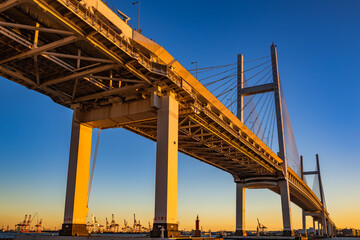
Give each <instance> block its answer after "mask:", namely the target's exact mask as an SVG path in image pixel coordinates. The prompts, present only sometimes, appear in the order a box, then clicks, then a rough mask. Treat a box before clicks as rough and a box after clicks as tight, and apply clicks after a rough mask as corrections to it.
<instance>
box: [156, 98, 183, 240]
mask: <svg viewBox="0 0 360 240" xmlns="http://www.w3.org/2000/svg"><path fill="white" fill-rule="evenodd" d="M178 115H179V104H178V102H177V101H176V99H175V98H174V97H173V96H172V95H168V96H163V97H161V107H160V109H159V110H158V119H157V147H156V183H155V218H154V226H153V230H152V231H151V237H161V235H162V232H163V233H164V237H165V238H167V237H178V236H180V232H179V231H178V225H177V176H178V125H179V120H178V119H179V116H178Z"/></svg>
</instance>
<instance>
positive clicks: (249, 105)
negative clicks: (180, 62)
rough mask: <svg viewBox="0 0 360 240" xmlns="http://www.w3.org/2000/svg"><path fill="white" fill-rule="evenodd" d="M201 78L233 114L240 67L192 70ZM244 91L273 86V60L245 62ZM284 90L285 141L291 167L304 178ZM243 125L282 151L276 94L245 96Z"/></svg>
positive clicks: (262, 59) (236, 103) (234, 64)
mask: <svg viewBox="0 0 360 240" xmlns="http://www.w3.org/2000/svg"><path fill="white" fill-rule="evenodd" d="M188 71H190V72H191V73H192V74H194V75H195V74H196V75H197V76H198V80H199V81H200V82H201V83H202V84H203V85H204V86H205V87H206V88H207V89H208V90H209V91H211V92H212V93H213V95H214V96H215V97H217V98H218V99H219V100H220V101H221V102H222V103H223V104H224V105H225V106H226V107H227V108H228V109H229V110H230V111H231V112H232V113H233V114H235V115H237V116H239V114H238V113H237V109H238V107H237V105H238V94H237V92H238V88H239V87H240V83H238V74H239V72H238V66H237V63H230V64H224V65H220V66H211V67H202V68H198V69H190V70H188ZM242 73H243V77H244V79H243V88H247V87H252V86H258V85H263V84H267V83H272V82H273V74H272V64H271V59H270V56H265V57H261V58H257V59H252V60H247V61H244V70H243V72H242ZM280 89H281V97H282V102H281V104H282V115H283V124H284V137H285V147H286V152H285V154H286V157H287V161H288V165H289V166H290V167H291V168H292V169H293V170H294V171H295V172H296V173H297V174H298V175H300V158H299V154H298V151H297V147H296V142H295V137H294V133H293V131H292V126H291V122H290V117H289V112H288V109H287V105H286V101H285V97H284V94H283V91H282V86H281V87H280ZM241 112H242V113H243V123H244V124H245V125H246V126H247V127H248V128H249V129H250V130H251V131H252V132H253V133H255V134H256V136H258V137H259V138H260V139H261V140H262V141H263V142H264V143H265V144H266V145H267V146H268V147H269V148H271V149H272V150H273V151H274V152H275V153H277V152H278V151H279V146H278V140H277V139H278V136H277V121H276V111H275V100H274V92H272V91H271V92H266V93H262V94H256V95H250V96H243V106H242V108H241Z"/></svg>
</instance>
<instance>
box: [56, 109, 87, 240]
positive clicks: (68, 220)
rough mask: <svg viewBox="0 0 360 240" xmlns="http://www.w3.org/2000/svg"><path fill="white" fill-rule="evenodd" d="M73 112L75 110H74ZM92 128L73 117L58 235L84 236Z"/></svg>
mask: <svg viewBox="0 0 360 240" xmlns="http://www.w3.org/2000/svg"><path fill="white" fill-rule="evenodd" d="M74 114H75V111H74ZM91 139H92V128H90V127H86V126H84V125H82V124H79V123H77V122H76V121H74V119H73V123H72V128H71V141H70V154H69V167H68V176H67V186H66V199H65V213H64V223H63V225H62V230H61V231H60V233H59V234H60V235H62V236H84V235H88V234H89V233H88V231H87V230H86V217H87V216H88V211H89V209H88V208H87V197H88V184H89V170H90V157H91Z"/></svg>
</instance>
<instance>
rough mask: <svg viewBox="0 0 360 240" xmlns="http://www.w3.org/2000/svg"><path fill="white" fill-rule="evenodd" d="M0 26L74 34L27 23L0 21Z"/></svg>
mask: <svg viewBox="0 0 360 240" xmlns="http://www.w3.org/2000/svg"><path fill="white" fill-rule="evenodd" d="M0 26H5V27H13V28H21V29H27V30H35V31H40V32H47V33H55V34H61V35H74V33H73V32H69V31H64V30H58V29H52V28H44V27H35V26H29V25H24V24H18V23H10V22H3V21H0Z"/></svg>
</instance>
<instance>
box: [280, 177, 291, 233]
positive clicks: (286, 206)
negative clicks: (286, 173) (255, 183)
mask: <svg viewBox="0 0 360 240" xmlns="http://www.w3.org/2000/svg"><path fill="white" fill-rule="evenodd" d="M279 187H280V194H281V208H282V217H283V227H284V232H283V235H284V236H292V235H293V232H292V228H291V206H290V191H289V182H288V181H287V180H286V179H285V180H283V181H280V182H279Z"/></svg>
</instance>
